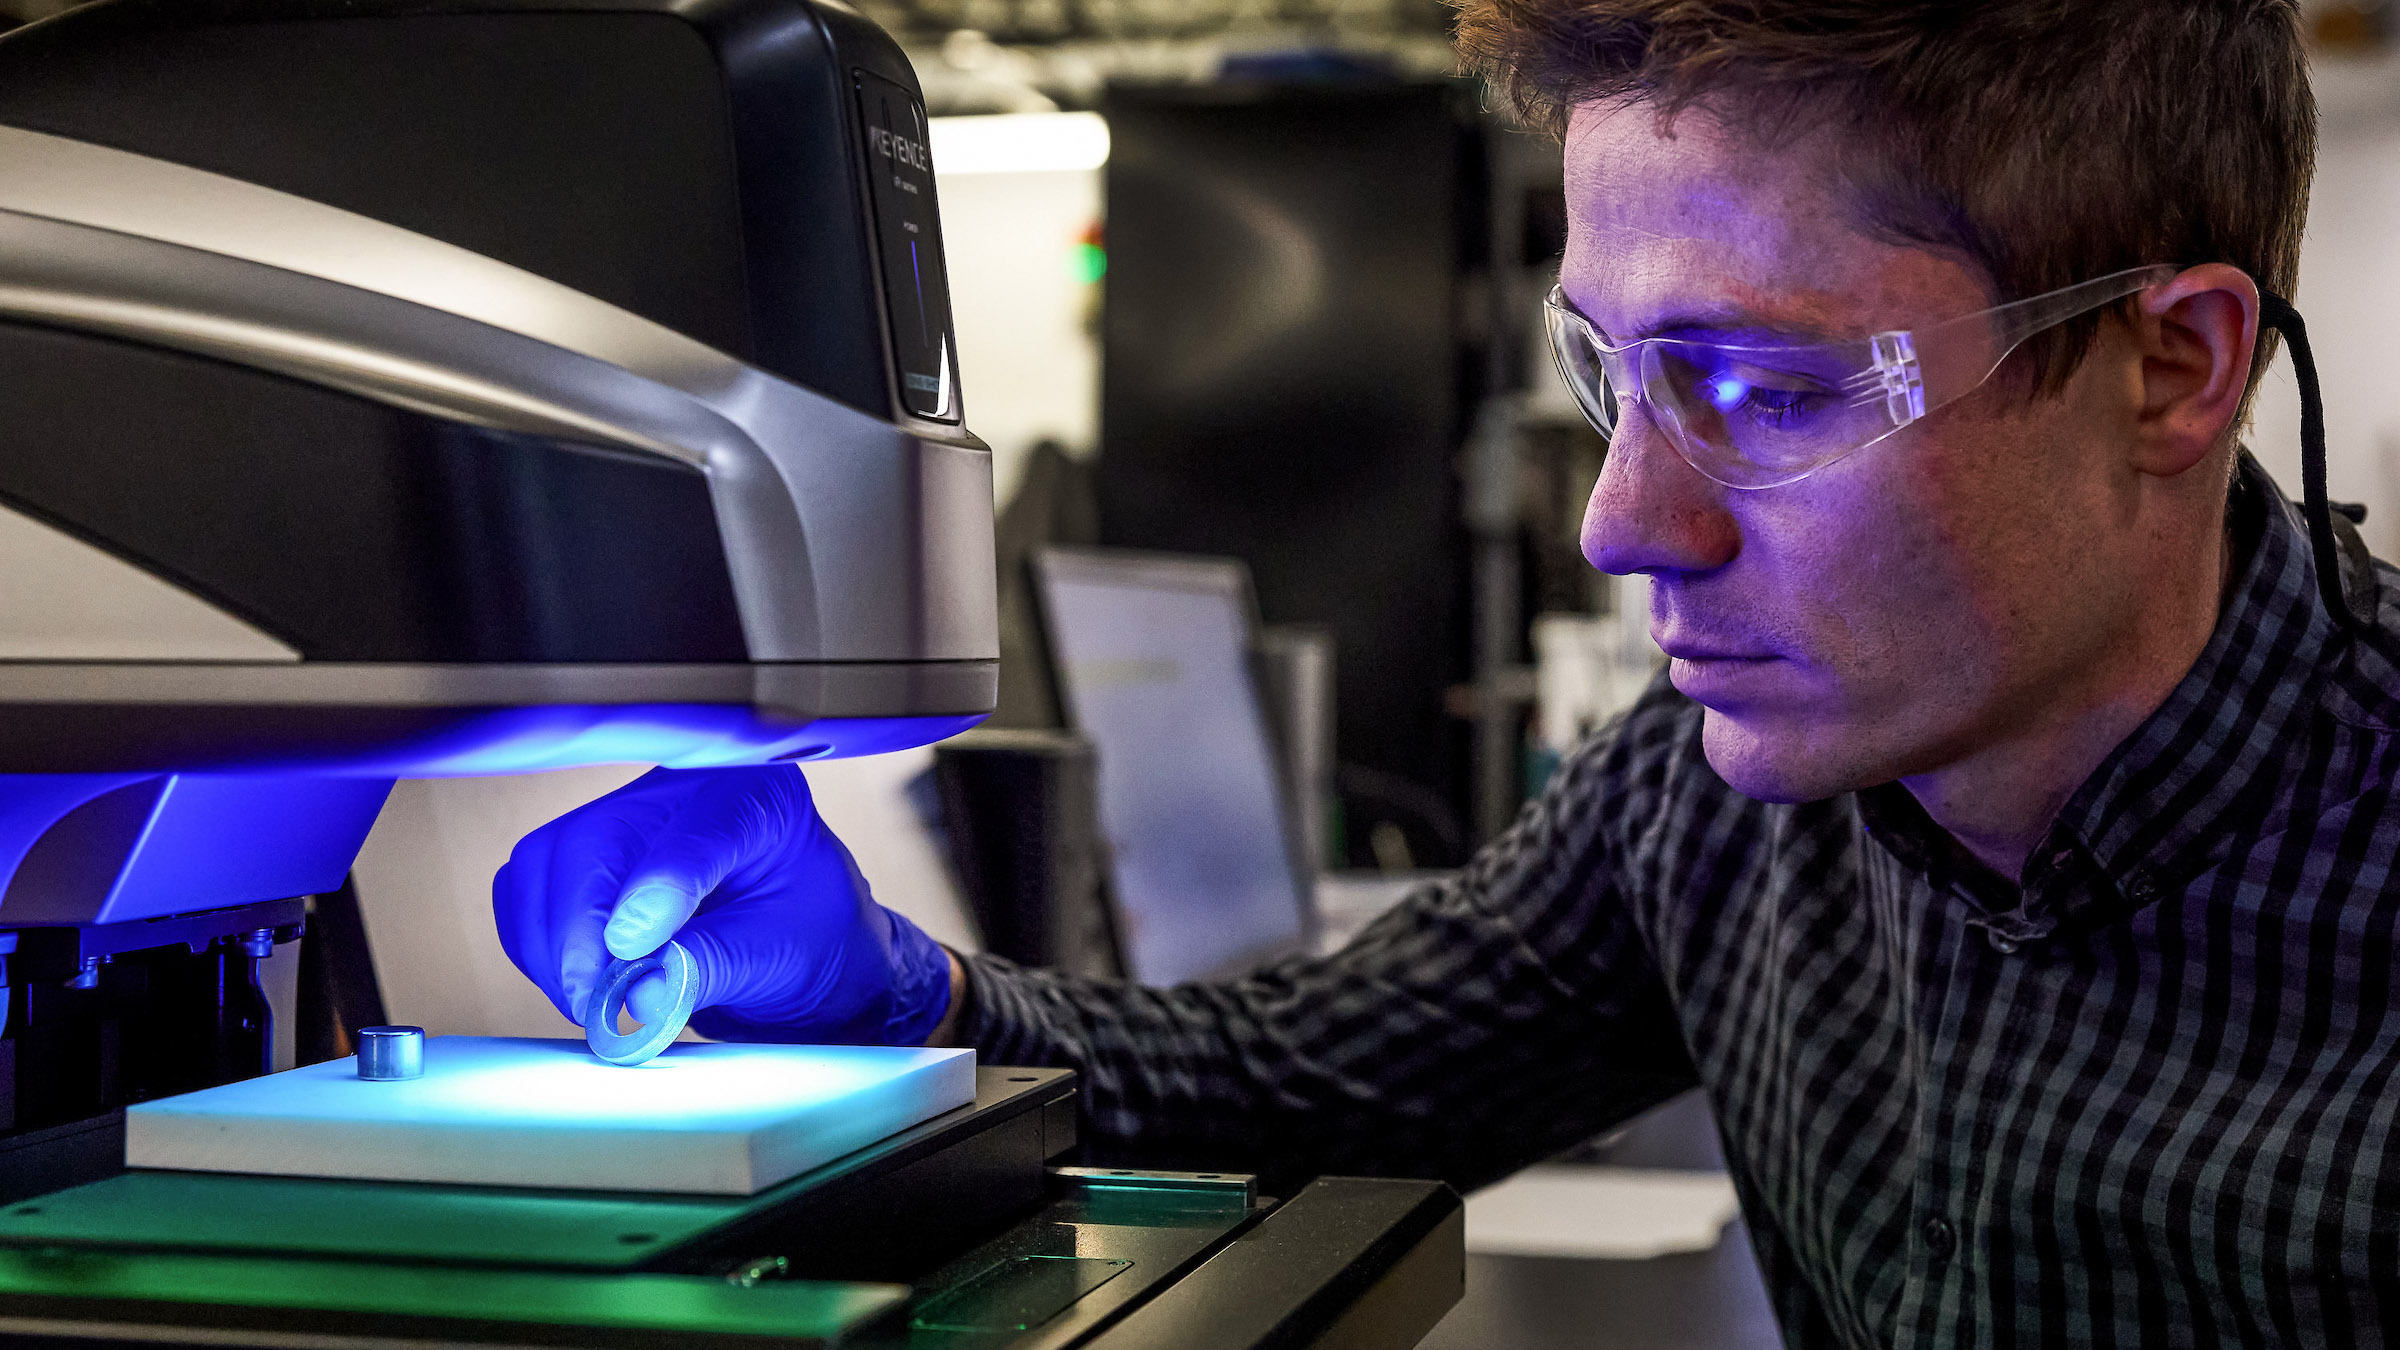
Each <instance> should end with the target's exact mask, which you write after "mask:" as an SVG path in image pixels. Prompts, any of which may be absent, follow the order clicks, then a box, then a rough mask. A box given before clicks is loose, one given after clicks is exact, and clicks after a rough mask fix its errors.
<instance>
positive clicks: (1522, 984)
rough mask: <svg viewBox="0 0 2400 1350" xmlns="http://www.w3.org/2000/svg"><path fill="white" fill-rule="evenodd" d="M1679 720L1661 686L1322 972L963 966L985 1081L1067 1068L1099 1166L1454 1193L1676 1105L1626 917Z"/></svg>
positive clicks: (1643, 962)
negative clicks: (1199, 973)
mask: <svg viewBox="0 0 2400 1350" xmlns="http://www.w3.org/2000/svg"><path fill="white" fill-rule="evenodd" d="M1689 708H1690V705H1689V704H1688V703H1684V702H1683V701H1682V700H1681V699H1680V698H1678V697H1677V696H1675V695H1673V693H1672V691H1671V690H1669V689H1667V687H1666V686H1665V683H1664V681H1663V680H1662V681H1660V682H1659V684H1658V685H1656V686H1654V687H1653V689H1652V692H1651V693H1650V694H1648V695H1646V696H1645V697H1644V699H1643V700H1642V702H1641V703H1640V704H1639V705H1637V706H1636V707H1635V708H1634V709H1633V710H1632V711H1631V712H1630V713H1628V714H1627V715H1626V716H1625V717H1622V718H1620V719H1618V720H1617V721H1616V722H1614V723H1612V724H1611V725H1610V726H1608V727H1607V728H1605V729H1603V730H1602V731H1600V732H1598V733H1596V734H1595V735H1594V736H1593V738H1592V739H1591V740H1590V741H1588V742H1587V743H1586V744H1585V745H1584V746H1583V747H1581V748H1580V749H1578V750H1577V751H1576V753H1575V754H1574V755H1573V756H1571V757H1570V758H1569V759H1568V761H1567V762H1566V763H1565V764H1564V765H1563V766H1562V767H1561V769H1560V771H1559V772H1558V773H1557V774H1556V775H1554V777H1553V779H1552V783H1551V785H1550V787H1549V788H1548V790H1547V791H1545V792H1544V793H1543V794H1542V795H1541V797H1540V798H1538V799H1537V800H1535V801H1533V802H1531V803H1528V804H1527V806H1526V808H1525V810H1524V812H1523V813H1522V815H1520V817H1519V818H1518V820H1517V822H1516V824H1515V825H1514V826H1513V827H1512V828H1511V829H1510V830H1509V832H1508V833H1507V834H1506V835H1504V836H1503V837H1502V838H1500V839H1499V840H1497V841H1495V842H1494V843H1493V844H1491V845H1490V846H1489V847H1487V848H1485V849H1484V850H1483V851H1482V852H1481V853H1479V854H1478V855H1477V856H1476V857H1475V858H1474V860H1473V861H1472V862H1471V863H1470V864H1469V865H1468V866H1467V867H1466V868H1465V869H1464V870H1463V871H1462V872H1461V873H1460V874H1458V875H1457V876H1456V877H1454V878H1451V879H1449V880H1446V881H1443V882H1439V883H1436V884H1432V885H1429V886H1427V887H1426V888H1424V889H1423V890H1420V891H1418V892H1417V893H1415V894H1414V895H1412V896H1410V897H1409V898H1408V899H1407V900H1405V901H1403V902H1402V903H1401V904H1400V905H1399V906H1398V907H1397V908H1395V909H1394V910H1393V911H1392V912H1390V913H1388V914H1386V915H1384V916H1383V917H1382V918H1380V919H1379V920H1377V921H1376V922H1375V923H1374V924H1373V925H1372V926H1370V927H1369V928H1368V929H1367V930H1366V931H1365V932H1363V933H1362V934H1360V935H1359V937H1358V938H1357V939H1356V940H1354V941H1353V942H1351V943H1350V944H1349V945H1348V946H1347V947H1344V948H1343V949H1342V950H1340V951H1339V952H1336V953H1334V954H1333V955H1331V956H1326V957H1313V958H1293V959H1290V960H1286V961H1283V962H1281V963H1278V964H1276V965H1273V966H1270V967H1268V968H1266V969H1264V970H1261V971H1259V972H1257V973H1255V974H1252V975H1249V976H1246V977H1243V978H1241V979H1235V980H1226V981H1218V982H1209V983H1194V984H1185V985H1178V986H1176V987H1174V988H1171V989H1154V988H1145V987H1142V986H1139V985H1132V984H1127V983H1123V982H1118V981H1106V980H1093V979H1080V978H1074V977H1069V976H1063V975H1058V974H1054V973H1051V972H1046V971H1035V970H1028V969H1023V968H1020V967H1017V966H1014V965H1011V964H1010V963H1008V962H1006V961H1003V960H1000V959H999V958H996V957H989V956H978V957H973V958H970V959H968V960H967V962H966V969H967V980H968V986H969V989H970V991H971V995H970V996H971V999H972V1003H971V1006H970V1008H969V1011H968V1021H967V1024H966V1027H965V1028H964V1034H965V1037H966V1039H967V1040H968V1042H969V1043H971V1044H973V1045H975V1046H976V1047H977V1048H978V1049H979V1050H980V1051H981V1052H982V1054H983V1056H984V1058H985V1059H986V1060H987V1061H988V1062H993V1063H1002V1064H1025V1065H1043V1066H1060V1067H1067V1068H1073V1069H1075V1070H1077V1071H1078V1073H1079V1075H1080V1076H1081V1079H1082V1082H1081V1091H1082V1101H1083V1119H1084V1130H1085V1132H1086V1143H1087V1144H1088V1145H1089V1146H1090V1147H1091V1148H1092V1150H1093V1152H1094V1155H1095V1156H1097V1157H1100V1158H1103V1159H1105V1160H1106V1161H1108V1162H1110V1163H1112V1164H1118V1165H1142V1164H1146V1165H1153V1166H1175V1167H1196V1166H1197V1167H1215V1168H1222V1169H1225V1170H1239V1171H1249V1172H1258V1173H1262V1174H1266V1175H1269V1176H1276V1177H1281V1176H1301V1175H1314V1174H1324V1173H1352V1174H1370V1175H1395V1176H1417V1177H1432V1178H1439V1179H1442V1180H1446V1181H1450V1182H1452V1183H1453V1184H1455V1185H1458V1186H1461V1187H1462V1188H1463V1187H1470V1186H1475V1185H1480V1184H1482V1183H1484V1182H1486V1181H1489V1180H1492V1179H1494V1178H1496V1177H1499V1176H1504V1175H1506V1174H1507V1173H1509V1172H1512V1171H1514V1170H1516V1169H1517V1168H1519V1167H1522V1166H1524V1165H1525V1164H1527V1163H1530V1162H1534V1161H1537V1160H1539V1159H1540V1158H1543V1157H1546V1156H1548V1155H1550V1154H1552V1153H1555V1152H1557V1151H1558V1150H1560V1149H1561V1148H1564V1147H1567V1146H1568V1145H1571V1144H1573V1143H1576V1142H1577V1141H1579V1140H1581V1139H1584V1138H1588V1137H1590V1136H1591V1135H1593V1134H1595V1133H1597V1132H1599V1131H1600V1130H1603V1129H1606V1128H1607V1127H1608V1126H1610V1125H1612V1124H1615V1123H1616V1122H1618V1121H1620V1120H1623V1119H1626V1118H1628V1117H1630V1116H1632V1115H1634V1114H1636V1113H1638V1112H1639V1111H1641V1110H1643V1109H1644V1108H1646V1107H1648V1106H1649V1105H1651V1104H1653V1103H1655V1102H1658V1101H1661V1100H1664V1099H1665V1098H1667V1097H1669V1096H1672V1095H1674V1094H1675V1093H1677V1092H1680V1091H1682V1090H1683V1089H1685V1088H1687V1087H1690V1086H1691V1085H1693V1083H1694V1082H1696V1081H1697V1077H1696V1073H1695V1071H1694V1069H1693V1067H1692V1063H1691V1059H1690V1056H1689V1054H1688V1052H1687V1051H1686V1049H1685V1045H1684V1041H1683V1037H1682V1033H1681V1031H1680V1030H1679V1029H1678V1027H1677V1024H1676V1021H1675V1017H1674V1011H1673V1008H1672V1006H1671V1004H1670V1002H1669V1000H1668V997H1667V993H1666V989H1665V987H1664V985H1663V984H1662V983H1661V981H1660V979H1659V976H1658V973H1657V970H1656V968H1655V966H1654V964H1653V962H1652V960H1651V958H1650V955H1649V952H1648V949H1647V947H1646V946H1645V944H1644V942H1643V939H1642V936H1641V934H1640V932H1639V931H1638V925H1637V924H1636V922H1635V920H1634V909H1635V907H1634V906H1633V905H1631V904H1629V903H1628V897H1627V889H1628V887H1627V878H1628V877H1629V875H1630V874H1631V872H1632V869H1631V868H1630V867H1629V866H1628V853H1629V850H1630V849H1631V848H1632V847H1633V846H1634V842H1633V841H1635V840H1636V839H1637V838H1638V837H1640V836H1641V835H1642V834H1643V833H1644V828H1643V827H1644V822H1646V821H1655V820H1656V819H1657V818H1658V817H1659V815H1660V812H1661V810H1662V809H1663V805H1664V804H1663V801H1662V800H1661V799H1662V797H1663V785H1664V784H1665V782H1666V781H1667V780H1668V778H1669V777H1670V775H1669V774H1668V773H1667V772H1666V766H1665V765H1664V764H1663V763H1662V762H1661V761H1662V760H1663V759H1664V758H1665V757H1667V756H1669V755H1671V754H1672V753H1673V752H1674V747H1675V746H1676V745H1677V744H1679V743H1688V740H1689V738H1688V736H1685V735H1681V734H1679V733H1678V727H1677V725H1676V724H1677V723H1678V722H1680V721H1681V720H1683V716H1684V714H1685V712H1686V711H1687V710H1689Z"/></svg>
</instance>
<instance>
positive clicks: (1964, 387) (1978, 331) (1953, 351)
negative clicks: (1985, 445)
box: [1875, 264, 2178, 416]
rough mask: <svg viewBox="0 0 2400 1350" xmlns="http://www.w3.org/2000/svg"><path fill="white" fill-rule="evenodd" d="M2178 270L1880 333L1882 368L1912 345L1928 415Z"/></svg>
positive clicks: (2113, 278) (2091, 284) (2149, 270)
mask: <svg viewBox="0 0 2400 1350" xmlns="http://www.w3.org/2000/svg"><path fill="white" fill-rule="evenodd" d="M2177 270H2178V269H2176V268H2174V267H2171V266H2167V265H2165V264H2156V265H2153V266H2149V267H2130V268H2127V269H2126V270H2124V271H2122V272H2111V273H2110V274H2108V275H2107V276H2104V277H2094V278H2093V279H2091V280H2090V281H2086V282H2083V283H2080V284H2078V285H2074V286H2068V287H2065V288H2064V289H2061V290H2055V291H2051V292H2048V293H2047V294H2043V295H2036V296H2032V297H2029V298H2027V299H2024V300H2016V301H2012V302H2010V303H2008V304H2005V305H1995V306H1993V307H1992V308H1990V309H1986V310H1979V311H1977V312H1975V313H1973V314H1962V315H1960V316H1959V317H1957V318H1955V319H1947V320H1944V321H1943V322H1941V323H1937V324H1933V325H1930V326H1928V327H1925V328H1920V329H1916V330H1914V331H1913V332H1910V333H1885V334H1880V335H1878V336H1877V338H1876V339H1875V341H1876V355H1877V358H1878V361H1877V364H1878V366H1879V367H1880V366H1881V365H1882V364H1883V359H1884V357H1885V355H1886V352H1887V349H1888V348H1889V347H1890V346H1891V344H1890V343H1889V341H1888V340H1890V339H1894V338H1900V339H1910V340H1912V341H1911V342H1909V343H1907V344H1904V345H1905V348H1906V349H1909V350H1912V351H1913V354H1914V356H1915V358H1916V365H1917V371H1916V377H1917V379H1919V380H1920V381H1921V382H1922V384H1923V387H1924V403H1923V410H1922V411H1921V412H1919V413H1918V414H1917V415H1918V416H1923V415H1924V413H1927V412H1931V411H1933V410H1934V409H1936V408H1939V407H1941V406H1942V405H1943V404H1946V403H1950V402H1953V401H1955V400H1957V399H1959V398H1961V397H1963V396H1965V395H1966V394H1968V393H1971V392H1973V391H1974V390H1975V389H1976V388H1977V387H1978V386H1980V385H1982V383H1983V382H1984V381H1985V380H1988V379H1990V378H1991V377H1992V372H1993V371H1995V370H1998V369H1999V368H2000V363H2001V362H2003V361H2006V360H2007V359H2008V356H2009V353H2011V352H2014V351H2015V350H2016V349H2017V348H2018V347H2019V346H2021V345H2023V343H2024V341H2025V339H2027V338H2029V337H2032V336H2033V335H2034V334H2036V333H2039V332H2041V331H2043V330H2044V329H2048V328H2054V327H2056V326H2058V325H2059V324H2062V323H2065V322H2066V321H2067V320H2069V319H2072V318H2074V317H2076V316H2077V315H2080V314H2087V313H2090V312H2091V311H2092V310H2095V309H2098V308H2100V307H2101V306H2102V305H2107V304H2112V303H2114V302H2116V301H2119V300H2122V299H2124V298H2125V297H2126V296H2129V295H2134V294H2137V293H2139V292H2141V291H2143V290H2146V289H2148V288H2149V287H2152V286H2156V285H2159V284H2160V283H2162V282H2166V281H2170V280H2172V279H2174V277H2175V274H2176V272H2177ZM1888 382H1889V377H1888V376H1887V383H1888Z"/></svg>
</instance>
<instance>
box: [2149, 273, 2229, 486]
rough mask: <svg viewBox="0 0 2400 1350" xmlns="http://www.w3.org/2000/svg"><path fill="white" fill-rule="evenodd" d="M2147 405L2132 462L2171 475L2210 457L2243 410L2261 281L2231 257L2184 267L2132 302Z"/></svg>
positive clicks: (2153, 471)
mask: <svg viewBox="0 0 2400 1350" xmlns="http://www.w3.org/2000/svg"><path fill="white" fill-rule="evenodd" d="M2132 317H2133V325H2132V326H2133V330H2134V337H2135V341H2136V342H2137V343H2139V345H2140V352H2141V358H2142V381H2141V390H2142V406H2141V410H2140V414H2139V418H2138V423H2137V434H2136V441H2135V446H2134V467H2135V468H2137V469H2139V470H2141V471H2142V472H2143V473H2147V474H2155V475H2158V476H2160V477H2173V476H2175V475H2177V474H2180V473H2183V472H2184V471H2185V470H2187V469H2190V468H2191V467H2192V466H2194V465H2196V464H2198V463H2200V462H2201V461H2202V460H2204V459H2206V458H2207V457H2208V456H2209V454H2210V453H2211V452H2212V451H2214V450H2215V449H2216V448H2217V447H2218V446H2220V445H2222V444H2224V442H2225V435H2226V432H2227V430H2228V429H2229V428H2231V427H2232V425H2233V419H2234V418H2235V417H2236V416H2238V415H2239V414H2240V412H2241V407H2242V394H2243V392H2244V391H2245V390H2246V389H2247V388H2248V387H2249V383H2250V363H2251V359H2252V357H2253V356H2254V354H2255V353H2256V352H2257V349H2258V283H2256V282H2254V281H2252V280H2251V279H2250V275H2249V274H2248V273H2247V272H2244V271H2242V269H2240V268H2238V267H2234V266H2231V265H2229V264H2226V263H2203V264H2201V265H2200V266H2198V267H2187V268H2185V269H2184V270H2183V271H2182V272H2180V273H2178V274H2177V275H2176V276H2175V278H2174V279H2173V280H2171V281H2168V282H2167V283H2165V284H2164V285H2160V286H2153V287H2151V288H2150V289H2148V290H2146V291H2144V292H2142V294H2141V295H2140V297H2139V298H2137V299H2136V300H2135V302H2134V312H2133V316H2132Z"/></svg>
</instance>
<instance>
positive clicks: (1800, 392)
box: [1705, 372, 1826, 426]
mask: <svg viewBox="0 0 2400 1350" xmlns="http://www.w3.org/2000/svg"><path fill="white" fill-rule="evenodd" d="M1705 387H1706V390H1707V393H1708V401H1709V403H1710V404H1711V405H1712V406H1713V407H1715V408H1716V410H1717V411H1718V412H1720V413H1727V414H1741V415H1745V416H1747V417H1749V418H1751V419H1752V420H1753V421H1757V422H1760V423H1763V424H1765V425H1768V426H1787V425H1790V424H1791V423H1793V422H1796V421H1799V420H1801V419H1803V418H1805V417H1807V416H1808V415H1809V414H1811V413H1813V412H1815V411H1817V410H1818V408H1820V407H1821V406H1822V405H1823V404H1824V401H1825V397H1826V395H1825V393H1824V391H1823V390H1820V389H1817V388H1815V387H1814V385H1813V382H1811V381H1805V380H1798V379H1794V378H1792V377H1789V376H1773V377H1770V378H1766V379H1762V378H1760V377H1758V376H1755V375H1749V374H1739V373H1732V372H1726V373H1720V374H1717V375H1714V376H1711V377H1710V378H1709V379H1708V381H1707V383H1706V386H1705Z"/></svg>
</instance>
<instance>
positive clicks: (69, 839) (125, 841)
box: [0, 704, 983, 925]
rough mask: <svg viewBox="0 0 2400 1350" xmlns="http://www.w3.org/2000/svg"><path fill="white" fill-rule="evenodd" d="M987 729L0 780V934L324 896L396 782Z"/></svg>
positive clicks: (771, 752)
mask: <svg viewBox="0 0 2400 1350" xmlns="http://www.w3.org/2000/svg"><path fill="white" fill-rule="evenodd" d="M982 720H983V715H982V714H963V715H954V716H938V717H822V718H817V719H814V720H812V721H807V722H792V721H774V720H769V719H767V718H763V717H761V716H760V715H759V714H758V713H757V712H756V711H755V710H754V709H751V708H748V707H744V706H728V705H694V704H659V705H649V706H632V707H628V706H606V707H596V706H547V707H525V708H502V709H493V710H491V711H488V712H483V713H476V714H472V715H469V716H467V717H465V718H464V719H462V720H460V721H457V722H454V723H451V724H450V725H448V726H446V727H444V728H442V729H440V730H438V731H434V732H430V733H425V734H422V735H419V736H416V737H414V738H410V739H403V740H400V741H397V742H393V743H389V744H385V745H382V746H378V747H375V748H373V749H367V750H351V751H346V752H319V753H313V754H292V753H284V754H279V755H276V756H273V757H271V758H269V757H258V758H254V759H252V760H249V761H245V762H242V763H239V764H234V765H212V766H209V767H210V768H211V770H212V771H211V772H207V773H129V774H28V775H0V925H13V924H26V923H108V922H118V921H121V920H127V919H143V918H153V917H157V916H159V915H165V914H182V913H189V912H191V911H194V910H202V909H218V908H223V907H227V906H231V905H242V904H250V903H253V902H256V901H261V900H280V899H284V898H286V897H289V896H295V895H314V894H319V893H322V892H325V891H330V890H332V889H334V888H335V887H337V886H339V885H341V884H342V878H343V876H344V875H345V874H347V872H348V871H349V868H350V863H351V861H352V860H353V859H354V858H356V857H357V855H358V850H359V846H360V845H361V844H363V843H365V842H366V837H367V832H368V831H369V830H371V829H372V828H373V827H374V824H375V817H376V815H377V813H378V812H380V811H381V810H382V807H383V801H384V798H385V796H386V795H387V794H389V792H390V791H391V786H392V780H394V779H396V778H456V777H470V776H481V775H496V774H517V773H536V772H540V771H542V770H546V769H565V768H576V767H580V766H584V765H593V764H659V765H664V766H666V767H669V768H678V769H694V768H719V767H727V766H731V765H739V764H769V763H774V762H776V761H778V760H809V759H834V758H847V757H850V756H856V755H879V754H884V753H886V752H889V751H893V750H906V749H911V748H914V747H916V746H921V745H930V744H932V743H933V742H935V741H939V740H942V739H945V738H946V737H950V736H954V735H956V734H958V733H959V732H961V731H965V730H966V729H967V728H969V727H972V726H974V725H975V724H976V723H978V722H981V721H982ZM220 770H221V771H220Z"/></svg>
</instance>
